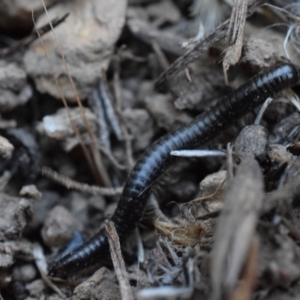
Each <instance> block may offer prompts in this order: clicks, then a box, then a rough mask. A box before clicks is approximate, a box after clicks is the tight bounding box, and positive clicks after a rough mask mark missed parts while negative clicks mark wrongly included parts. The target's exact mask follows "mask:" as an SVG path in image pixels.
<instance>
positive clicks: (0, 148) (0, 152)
mask: <svg viewBox="0 0 300 300" xmlns="http://www.w3.org/2000/svg"><path fill="white" fill-rule="evenodd" d="M14 148H15V147H14V146H13V145H12V144H11V143H10V142H9V140H8V139H6V138H5V137H3V136H0V156H1V158H3V159H5V160H8V159H10V158H11V156H12V153H13V150H14Z"/></svg>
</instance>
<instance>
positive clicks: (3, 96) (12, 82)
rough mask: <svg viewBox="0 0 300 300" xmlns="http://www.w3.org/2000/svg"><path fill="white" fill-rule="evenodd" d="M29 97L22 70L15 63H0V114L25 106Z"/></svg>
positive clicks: (25, 76)
mask: <svg viewBox="0 0 300 300" xmlns="http://www.w3.org/2000/svg"><path fill="white" fill-rule="evenodd" d="M31 96H32V89H31V87H30V85H29V84H28V83H27V75H26V73H25V72H24V70H23V69H22V68H21V67H19V66H18V65H17V64H15V63H6V62H4V61H0V112H4V111H9V110H12V109H14V108H15V107H17V106H18V105H23V104H25V103H26V102H27V101H28V100H29V98H30V97H31Z"/></svg>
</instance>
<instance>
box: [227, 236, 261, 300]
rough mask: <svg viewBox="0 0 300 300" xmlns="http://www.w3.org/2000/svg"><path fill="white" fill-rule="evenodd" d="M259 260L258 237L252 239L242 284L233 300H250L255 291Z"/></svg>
mask: <svg viewBox="0 0 300 300" xmlns="http://www.w3.org/2000/svg"><path fill="white" fill-rule="evenodd" d="M257 259H258V240H257V238H256V237H254V238H253V239H252V242H251V245H250V249H249V253H248V257H247V261H246V264H245V269H244V271H243V274H242V276H241V283H240V284H239V286H238V287H237V288H236V290H235V291H234V293H233V296H232V298H231V300H240V299H243V300H250V299H251V292H252V291H253V288H254V285H255V279H256V272H257Z"/></svg>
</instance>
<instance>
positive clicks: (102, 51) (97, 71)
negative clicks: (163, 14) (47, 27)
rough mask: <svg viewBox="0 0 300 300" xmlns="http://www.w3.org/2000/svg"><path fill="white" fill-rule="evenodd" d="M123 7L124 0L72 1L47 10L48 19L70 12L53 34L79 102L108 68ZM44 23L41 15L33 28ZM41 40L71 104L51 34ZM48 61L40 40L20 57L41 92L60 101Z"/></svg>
mask: <svg viewBox="0 0 300 300" xmlns="http://www.w3.org/2000/svg"><path fill="white" fill-rule="evenodd" d="M126 6H127V1H126V0H111V1H105V0H74V1H59V2H58V3H57V4H56V5H55V6H53V7H52V8H51V10H49V15H50V18H51V19H52V18H54V17H58V16H62V15H64V14H66V13H70V15H69V16H68V18H67V19H66V21H65V22H63V23H62V24H61V25H60V26H58V27H56V28H55V35H56V36H57V39H58V40H59V43H60V45H61V49H62V52H63V55H64V56H65V59H66V63H67V64H68V69H69V71H70V74H71V77H72V79H73V81H74V83H75V86H76V88H77V90H78V94H79V97H80V98H81V99H85V98H86V97H87V96H88V95H89V94H90V93H91V91H92V90H93V88H94V87H95V85H96V83H97V82H98V81H99V79H100V77H101V70H103V69H107V67H108V64H109V62H110V56H111V55H112V52H113V49H114V45H115V42H116V41H117V39H118V38H119V35H120V33H121V31H122V28H123V25H124V22H125V13H126ZM112 7H113V9H112ZM46 23H48V21H47V18H46V16H45V15H43V16H41V17H40V18H39V19H38V22H37V26H41V25H42V24H46ZM43 41H44V42H43V43H44V45H45V49H46V52H47V54H48V55H47V56H48V58H49V61H50V64H51V68H53V69H54V70H55V72H56V75H57V77H58V78H59V83H60V85H61V87H62V88H61V90H62V92H63V94H64V96H65V97H66V99H67V100H69V101H72V102H74V101H75V100H76V93H75V92H74V89H73V88H72V86H71V84H70V82H69V79H68V75H67V72H66V69H65V66H64V64H63V63H62V61H61V53H60V47H59V46H58V45H57V43H56V39H55V37H54V35H53V34H47V35H45V36H44V37H43ZM48 58H47V57H46V55H45V53H44V50H43V47H42V45H41V43H40V41H36V42H35V43H33V44H32V45H31V46H30V47H29V49H28V51H27V52H26V54H25V56H24V63H25V67H26V70H27V73H28V74H30V76H31V77H32V78H33V80H34V81H35V84H36V87H37V89H38V90H39V91H40V92H41V93H48V94H50V95H52V96H54V97H55V98H58V99H60V98H61V94H60V89H59V87H57V86H56V83H55V81H54V80H53V76H52V73H51V70H50V67H49V62H48Z"/></svg>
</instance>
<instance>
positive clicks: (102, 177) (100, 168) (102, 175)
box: [42, 0, 112, 186]
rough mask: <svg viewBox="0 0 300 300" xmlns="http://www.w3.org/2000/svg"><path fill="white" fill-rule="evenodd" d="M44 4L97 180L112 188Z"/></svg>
mask: <svg viewBox="0 0 300 300" xmlns="http://www.w3.org/2000/svg"><path fill="white" fill-rule="evenodd" d="M42 3H43V7H44V10H45V13H46V16H47V18H48V22H49V24H50V27H51V29H52V33H53V36H54V39H55V41H56V43H57V45H58V47H59V52H60V55H61V59H62V61H63V64H64V67H65V70H66V72H67V74H68V79H69V81H70V83H71V86H72V89H73V92H74V94H75V95H76V101H77V104H78V106H79V108H80V112H81V117H82V119H83V121H84V124H85V127H86V130H87V132H88V135H89V137H90V139H91V152H92V155H93V159H94V163H95V165H96V167H97V169H96V170H97V175H98V176H97V179H98V181H99V183H100V184H104V185H105V186H112V184H111V181H110V178H109V176H108V173H107V171H106V168H105V167H104V165H103V162H102V158H101V155H100V152H99V151H98V149H97V146H96V144H97V143H96V137H95V134H94V133H93V131H92V129H91V126H90V124H89V122H88V120H87V117H86V115H85V112H84V107H83V105H82V102H81V99H80V98H79V96H78V92H77V89H76V86H75V84H74V81H73V79H72V77H71V75H70V71H69V67H68V64H67V63H66V59H65V56H64V54H63V51H62V47H61V44H60V42H59V41H58V38H57V36H56V34H55V31H54V30H53V26H52V23H51V19H50V17H49V15H48V11H47V8H46V5H45V2H44V0H42Z"/></svg>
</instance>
